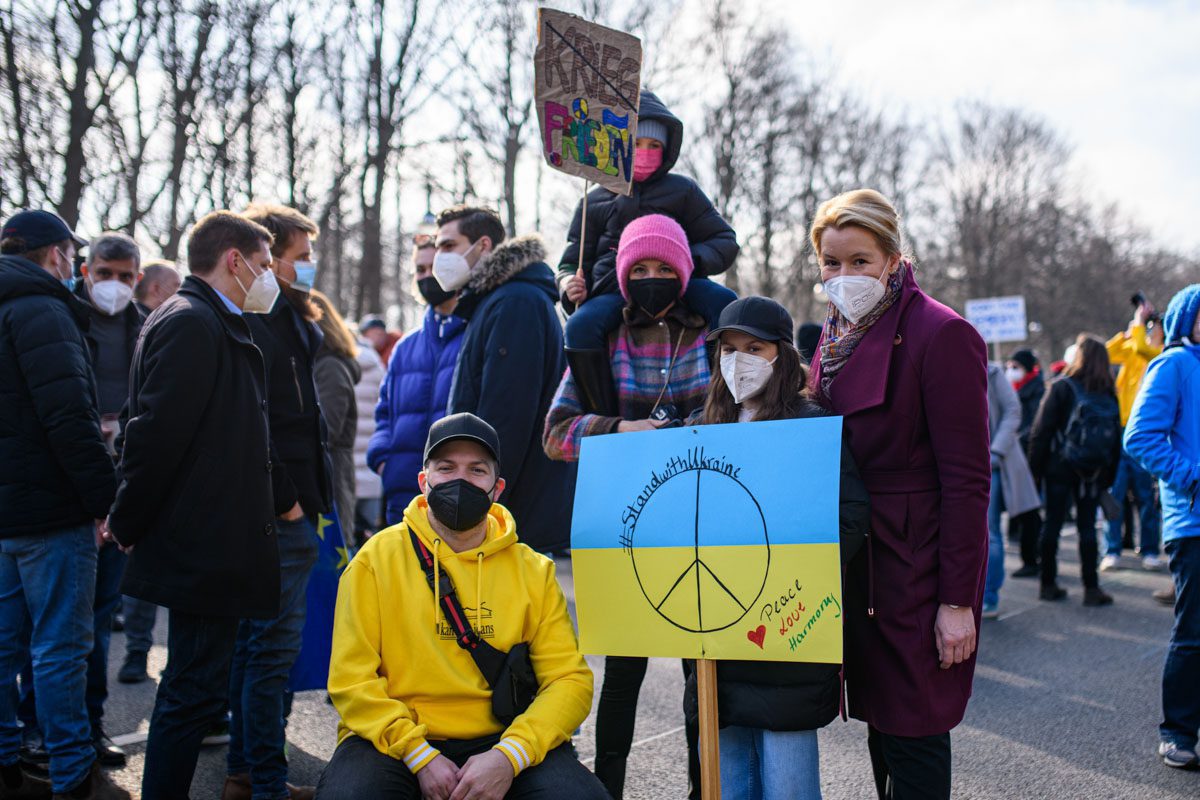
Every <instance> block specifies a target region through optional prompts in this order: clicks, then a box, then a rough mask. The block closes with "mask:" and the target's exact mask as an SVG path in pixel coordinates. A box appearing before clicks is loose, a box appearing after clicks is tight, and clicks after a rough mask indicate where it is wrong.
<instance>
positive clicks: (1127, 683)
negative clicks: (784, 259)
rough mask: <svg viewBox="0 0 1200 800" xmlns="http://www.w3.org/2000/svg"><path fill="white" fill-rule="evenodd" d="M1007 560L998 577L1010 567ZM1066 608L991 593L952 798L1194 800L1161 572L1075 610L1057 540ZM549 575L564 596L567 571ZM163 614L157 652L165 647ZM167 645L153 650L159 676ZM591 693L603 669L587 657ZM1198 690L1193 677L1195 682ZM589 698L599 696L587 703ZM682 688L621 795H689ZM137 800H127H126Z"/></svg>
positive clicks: (654, 690)
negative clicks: (1169, 655)
mask: <svg viewBox="0 0 1200 800" xmlns="http://www.w3.org/2000/svg"><path fill="white" fill-rule="evenodd" d="M1015 561H1016V559H1015V556H1014V554H1013V553H1012V552H1011V551H1010V552H1009V554H1008V568H1009V571H1011V570H1012V569H1013V568H1015V566H1017V564H1016V563H1015ZM1060 564H1061V570H1062V572H1063V575H1062V577H1061V579H1060V580H1061V582H1062V584H1063V585H1064V586H1065V587H1067V588H1068V590H1069V591H1070V596H1069V598H1068V599H1067V601H1066V602H1063V603H1044V602H1040V601H1038V599H1037V594H1036V589H1037V581H1036V580H1028V579H1025V580H1018V579H1013V578H1009V579H1007V582H1006V583H1005V586H1004V589H1003V590H1002V592H1001V617H1000V619H999V620H996V621H985V623H984V628H983V631H982V632H981V652H980V659H979V666H978V669H977V671H976V675H975V694H974V698H973V699H972V701H971V705H970V707H969V709H968V711H967V718H966V720H965V721H964V722H963V724H962V725H960V726H959V727H958V728H957V729H956V730H955V731H954V732H953V747H954V796H955V797H956V798H977V799H978V800H983V799H984V798H988V799H991V798H996V799H999V798H1005V799H1006V800H1007V799H1009V798H1031V799H1032V798H1050V799H1052V800H1071V799H1072V798H1121V800H1185V799H1186V800H1195V799H1196V798H1200V772H1187V773H1181V772H1178V771H1174V770H1170V769H1167V768H1166V767H1164V766H1162V764H1161V762H1159V760H1158V759H1157V757H1156V756H1155V754H1154V749H1155V747H1156V745H1157V741H1158V738H1157V725H1158V721H1159V715H1160V698H1159V686H1160V676H1161V671H1162V660H1163V656H1164V654H1165V652H1166V642H1167V640H1168V638H1169V634H1170V628H1171V612H1170V610H1169V609H1167V608H1164V607H1162V606H1159V605H1158V604H1156V603H1155V602H1154V601H1153V600H1152V599H1151V598H1150V592H1151V591H1152V590H1154V589H1158V588H1162V587H1164V586H1166V585H1168V582H1169V578H1168V577H1167V576H1166V575H1163V574H1152V573H1146V572H1143V571H1142V570H1141V569H1140V568H1139V566H1138V561H1137V560H1136V559H1135V558H1133V557H1132V556H1128V555H1127V556H1126V558H1125V567H1126V568H1125V569H1124V570H1121V571H1117V572H1109V573H1104V574H1103V575H1102V577H1101V581H1102V585H1103V586H1104V587H1105V588H1106V589H1107V590H1108V591H1109V592H1110V593H1112V594H1113V595H1114V596H1115V597H1116V604H1115V605H1113V606H1111V607H1108V608H1099V609H1093V608H1084V607H1083V606H1082V605H1081V604H1080V601H1081V600H1082V590H1081V588H1080V584H1079V581H1078V575H1079V571H1078V566H1077V556H1076V539H1075V537H1074V536H1073V535H1068V536H1067V537H1065V538H1064V540H1063V546H1062V558H1061V559H1060ZM559 574H560V576H561V577H562V581H563V585H564V589H565V590H566V591H567V594H568V598H570V597H572V594H573V592H572V588H573V587H572V583H571V574H570V564H569V563H568V562H565V561H564V562H560V564H559ZM164 623H165V614H160V620H159V626H158V630H157V632H156V634H157V635H156V641H157V642H160V643H162V642H165V640H166V628H165V624H164ZM124 646H125V642H124V637H123V636H122V635H121V634H114V635H113V644H112V659H111V671H112V675H113V676H114V678H113V680H112V681H111V684H110V690H111V696H110V698H109V702H108V711H107V717H106V727H107V729H108V731H109V733H110V735H112V736H114V737H115V738H118V739H121V740H123V741H132V743H131V744H129V745H128V747H127V750H128V752H129V755H130V758H129V764H128V766H126V767H125V768H124V769H121V770H116V771H114V772H113V773H112V774H113V777H114V779H115V780H116V781H117V782H118V783H120V784H121V785H123V786H125V787H127V788H130V789H134V790H136V789H137V787H138V786H139V781H140V778H141V768H142V758H143V746H142V745H141V744H140V741H139V740H142V739H144V736H145V731H146V728H147V723H148V719H149V715H150V710H151V708H152V707H153V704H154V691H155V686H156V683H155V682H154V680H152V681H150V682H147V683H143V684H140V685H135V686H125V685H122V684H119V683H117V682H116V680H115V675H116V670H117V668H118V667H119V666H120V660H121V658H122V656H123V653H124ZM165 659H166V651H165V648H164V647H162V646H161V644H160V645H158V646H156V647H155V648H154V650H153V652H152V653H151V669H150V673H151V676H152V678H153V679H156V678H157V676H158V673H159V671H160V670H161V669H162V667H163V664H164V662H165ZM589 662H590V663H591V665H592V668H593V669H594V670H595V671H596V685H597V687H599V685H600V680H601V673H602V670H603V659H600V658H589ZM1197 678H1198V679H1200V676H1197ZM598 694H599V692H598V691H597V695H598ZM681 697H682V678H681V671H680V666H679V663H678V662H677V661H670V660H655V661H653V662H652V663H651V666H650V669H649V672H648V674H647V676H646V682H645V684H644V686H643V689H642V698H641V703H640V705H639V708H638V719H637V728H636V732H635V745H634V749H633V753H632V755H631V758H630V765H629V776H628V780H627V786H626V793H625V796H626V797H627V798H630V799H631V800H640V799H642V798H645V799H646V800H651V799H652V800H673V798H683V797H685V796H686V791H687V789H686V785H687V779H686V769H685V767H684V738H683V728H682V724H683V721H682V712H681V710H680V708H681ZM336 723H337V716H336V713H335V712H334V710H333V707H332V706H330V705H328V704H327V703H326V701H325V697H324V694H323V693H320V692H306V693H304V694H302V695H300V696H299V697H297V699H296V703H295V708H294V711H293V713H292V716H291V720H290V724H289V726H288V755H289V758H290V763H291V780H292V782H293V783H297V784H306V783H307V784H313V783H315V782H316V780H317V777H318V776H319V775H320V772H321V768H322V766H323V765H324V763H325V760H326V759H327V758H328V757H329V756H330V754H331V753H332V751H333V747H334V737H335V735H336ZM576 745H577V747H578V750H579V752H580V756H581V757H582V758H584V759H588V763H589V764H590V758H591V756H592V753H593V750H594V732H593V729H592V720H591V719H589V720H588V721H587V722H585V723H584V725H583V729H582V731H581V734H580V736H579V737H578V738H577V740H576ZM820 746H821V785H822V789H823V793H824V796H825V798H826V799H827V800H843V799H845V800H850V799H851V798H855V799H857V798H870V797H873V796H874V789H873V786H872V784H871V779H870V764H869V760H868V757H867V748H866V728H865V726H864V725H862V724H861V723H858V722H854V721H851V722H848V723H843V722H840V721H837V722H834V723H833V724H832V725H830V726H829V727H827V728H825V729H823V730H822V731H821V734H820ZM224 765H225V751H224V748H221V747H216V748H209V749H206V750H205V751H204V752H203V753H202V754H201V758H200V766H199V768H198V770H197V773H196V779H195V782H194V783H193V787H192V797H193V798H195V800H208V798H218V797H219V796H220V791H221V785H222V781H223V778H224ZM134 796H135V797H136V796H137V794H136V791H135V795H134Z"/></svg>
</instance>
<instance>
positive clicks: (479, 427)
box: [424, 412, 500, 466]
mask: <svg viewBox="0 0 1200 800" xmlns="http://www.w3.org/2000/svg"><path fill="white" fill-rule="evenodd" d="M458 439H467V440H468V441H472V442H478V443H479V444H480V445H482V446H483V449H485V450H487V451H488V452H489V453H491V455H492V458H493V459H495V461H496V464H497V466H499V464H500V436H499V435H498V434H497V433H496V429H495V428H493V427H492V426H491V425H488V424H487V423H486V422H484V421H483V420H482V419H480V418H479V417H477V416H475V415H474V414H469V413H467V412H463V413H461V414H451V415H450V416H448V417H442V418H441V419H439V420H438V421H437V422H435V423H433V425H432V426H430V428H429V438H428V439H426V440H425V459H424V460H425V461H428V460H429V456H430V455H432V454H433V451H434V450H437V449H438V448H439V447H441V446H442V445H444V444H446V443H447V442H453V441H456V440H458Z"/></svg>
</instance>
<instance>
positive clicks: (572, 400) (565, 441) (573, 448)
mask: <svg viewBox="0 0 1200 800" xmlns="http://www.w3.org/2000/svg"><path fill="white" fill-rule="evenodd" d="M620 424H621V418H620V417H605V416H602V415H600V414H585V413H583V406H582V404H581V403H580V402H579V391H578V388H577V387H576V385H575V377H574V376H573V375H572V374H571V370H570V369H568V370H567V372H566V374H565V375H563V379H562V382H561V383H559V385H558V391H557V392H555V394H554V402H552V403H551V404H550V410H549V411H548V412H547V413H546V427H545V430H544V431H543V433H542V449H543V450H545V451H546V455H547V456H549V457H550V458H552V459H553V460H555V461H578V460H579V446H580V443H581V442H582V441H583V437H585V436H597V435H600V434H605V433H612V432H613V431H615V430H616V429H617V426H618V425H620Z"/></svg>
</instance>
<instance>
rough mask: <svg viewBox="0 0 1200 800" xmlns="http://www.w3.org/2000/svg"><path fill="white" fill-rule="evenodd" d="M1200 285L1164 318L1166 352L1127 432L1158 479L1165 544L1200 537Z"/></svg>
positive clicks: (1133, 451)
mask: <svg viewBox="0 0 1200 800" xmlns="http://www.w3.org/2000/svg"><path fill="white" fill-rule="evenodd" d="M1198 313H1200V283H1193V284H1192V285H1191V286H1189V287H1187V288H1186V289H1184V290H1183V291H1181V292H1180V293H1179V294H1177V295H1175V297H1174V298H1173V299H1172V300H1171V304H1170V305H1169V306H1167V313H1166V314H1165V315H1163V329H1164V332H1165V333H1166V340H1167V350H1166V351H1165V352H1163V354H1162V355H1161V356H1159V357H1158V358H1156V359H1154V360H1153V361H1151V362H1150V366H1149V367H1147V369H1146V375H1145V377H1144V378H1142V388H1141V391H1139V392H1138V396H1137V400H1135V401H1134V404H1133V411H1132V412H1131V413H1130V415H1129V424H1127V425H1126V426H1125V449H1126V450H1127V451H1128V452H1129V454H1130V455H1131V456H1133V457H1134V458H1135V459H1137V460H1138V462H1139V463H1141V465H1142V466H1143V467H1145V468H1146V469H1147V471H1149V472H1150V474H1151V475H1154V476H1155V477H1156V478H1158V481H1159V494H1160V496H1161V497H1162V514H1163V541H1165V542H1169V541H1171V540H1173V539H1184V538H1188V537H1198V536H1200V506H1197V505H1196V500H1197V497H1196V495H1197V491H1198V490H1200V342H1198V341H1196V338H1197V337H1196V334H1195V333H1194V330H1195V327H1196V316H1197V314H1198Z"/></svg>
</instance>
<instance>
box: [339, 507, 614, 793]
mask: <svg viewBox="0 0 1200 800" xmlns="http://www.w3.org/2000/svg"><path fill="white" fill-rule="evenodd" d="M428 511H429V506H428V503H427V502H426V500H425V498H424V497H421V496H418V497H416V498H415V499H414V500H413V501H412V503H410V504H409V506H408V508H407V509H405V512H404V521H405V522H406V523H407V525H408V526H409V527H411V528H412V530H413V531H415V532H416V534H417V535H418V536H419V537H421V539H422V540H423V541H424V542H425V544H426V545H427V546H428V547H429V549H430V551H432V552H433V553H434V555H435V557H436V558H437V559H438V569H439V571H440V574H442V575H448V576H450V578H451V580H453V581H454V587H455V589H456V590H457V592H458V597H459V600H460V601H461V602H462V604H463V608H464V609H465V610H466V612H467V616H468V617H469V618H470V621H471V626H472V627H473V628H474V629H475V631H476V632H477V633H478V634H479V635H480V636H481V637H483V638H484V639H485V640H486V641H487V642H488V643H489V644H491V645H492V646H493V647H496V648H497V649H499V650H503V651H508V650H509V649H511V648H512V646H513V645H515V644H518V643H520V642H527V643H528V644H529V650H530V658H531V660H532V662H533V669H534V672H535V673H536V674H537V677H538V684H539V689H538V695H537V698H536V699H535V700H534V701H533V704H532V705H530V706H529V708H528V710H526V712H525V713H524V714H521V715H520V716H519V717H517V718H516V719H515V720H513V723H512V724H511V725H509V726H508V728H507V729H505V727H504V725H503V724H502V723H501V722H500V721H499V720H497V719H496V718H495V717H494V716H492V706H491V690H490V689H489V688H488V686H487V682H486V681H484V679H483V675H482V674H480V672H479V669H478V667H476V666H475V662H474V661H473V660H472V659H471V656H470V655H469V654H468V653H467V651H466V650H463V649H462V648H460V647H459V646H458V645H457V644H456V643H455V641H454V634H453V633H452V632H451V630H450V628H449V626H448V625H447V624H446V621H445V618H444V617H443V616H442V614H441V611H440V610H439V609H438V607H437V605H436V604H435V602H434V597H433V590H432V589H430V587H429V584H428V582H427V581H426V578H425V572H424V571H423V570H422V569H421V565H420V564H419V563H418V562H417V556H416V554H415V553H414V552H413V547H412V542H411V540H410V539H409V535H408V529H407V528H406V527H405V525H395V526H392V527H391V528H387V529H386V530H382V531H380V532H379V533H377V534H375V535H374V536H373V537H371V539H370V540H368V541H367V543H366V545H364V546H363V548H362V550H360V551H359V552H358V554H357V555H356V556H355V557H354V559H353V560H352V561H351V562H350V565H349V566H348V567H346V571H345V572H344V573H342V578H341V581H340V583H339V584H338V596H337V609H336V611H335V615H334V625H333V654H332V657H331V659H330V665H329V694H330V696H331V697H332V698H333V704H334V706H335V707H336V708H337V710H338V713H339V714H340V715H341V722H340V723H339V725H338V743H339V744H340V743H341V742H342V741H343V740H344V739H345V738H346V737H347V736H349V735H351V734H354V735H357V736H359V737H360V738H362V739H366V740H367V741H368V742H371V743H372V744H373V745H375V749H376V750H378V751H379V752H381V753H384V754H386V755H389V756H391V757H392V758H396V759H401V760H403V761H404V763H405V764H406V765H407V766H408V768H409V769H410V770H412V771H413V773H414V774H415V773H416V772H418V771H419V770H421V769H422V768H423V767H424V766H425V765H426V764H428V763H429V762H430V761H432V760H433V759H434V757H435V756H437V755H438V751H437V750H436V749H434V747H432V746H431V745H430V744H429V740H439V739H474V738H477V737H481V736H487V735H491V734H496V733H500V732H501V731H503V737H502V738H501V739H500V742H499V743H498V744H497V745H496V749H498V750H500V752H502V753H504V755H506V756H507V757H508V760H509V761H510V762H511V763H512V767H513V773H514V774H518V773H520V772H521V770H523V769H527V768H529V767H531V766H534V765H536V764H538V763H540V762H541V761H542V759H543V758H545V757H546V753H548V752H549V751H550V750H553V749H554V748H555V747H558V746H559V745H560V744H562V743H563V742H565V741H567V740H569V739H570V738H571V734H572V732H574V730H575V729H576V728H577V727H579V724H580V723H581V722H583V720H584V718H585V717H586V716H587V715H588V712H589V711H590V710H591V707H592V689H593V678H592V671H591V669H589V668H588V666H587V663H586V662H585V661H584V659H583V656H582V655H581V654H580V652H579V643H578V641H577V639H576V637H575V629H574V627H573V626H572V624H571V618H570V616H569V615H568V614H567V601H566V598H565V597H564V596H563V593H562V589H561V588H560V587H559V585H558V581H557V579H556V578H555V576H554V562H553V561H551V560H550V559H548V558H546V557H545V556H543V555H540V554H538V553H536V552H534V551H533V550H532V549H530V548H529V547H528V546H527V545H524V544H520V543H518V542H517V534H516V530H515V528H516V525H515V523H514V521H513V517H512V515H511V514H510V513H509V512H508V509H506V508H504V506H502V505H500V504H498V503H497V504H493V505H492V508H491V510H490V511H489V512H488V521H487V536H486V538H485V539H484V542H483V544H482V545H481V546H480V547H478V548H475V549H473V550H466V551H464V552H461V553H455V552H454V551H453V550H451V549H450V548H449V547H448V546H447V545H446V543H445V542H443V541H442V540H441V539H440V538H439V537H438V536H437V534H436V533H434V531H433V529H432V528H431V527H430V525H429V519H428ZM480 598H482V602H481V600H480Z"/></svg>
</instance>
